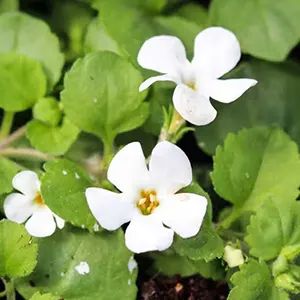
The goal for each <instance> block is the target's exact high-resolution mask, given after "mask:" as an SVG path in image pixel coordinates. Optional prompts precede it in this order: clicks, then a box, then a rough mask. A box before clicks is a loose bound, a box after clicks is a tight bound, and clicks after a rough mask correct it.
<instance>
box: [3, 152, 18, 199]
mask: <svg viewBox="0 0 300 300" xmlns="http://www.w3.org/2000/svg"><path fill="white" fill-rule="evenodd" d="M18 171H19V167H18V166H17V165H16V164H15V163H14V162H13V161H11V160H9V159H7V158H4V157H0V178H1V180H0V194H5V193H9V192H11V191H12V190H13V187H12V180H13V178H14V176H15V175H16V174H17V172H18Z"/></svg>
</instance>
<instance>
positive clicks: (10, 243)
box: [0, 220, 37, 277]
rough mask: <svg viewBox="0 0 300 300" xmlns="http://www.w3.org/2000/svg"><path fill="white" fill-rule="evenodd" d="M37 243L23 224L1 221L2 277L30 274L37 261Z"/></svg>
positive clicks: (0, 268) (0, 258) (0, 274)
mask: <svg viewBox="0 0 300 300" xmlns="http://www.w3.org/2000/svg"><path fill="white" fill-rule="evenodd" d="M36 257H37V245H36V244H35V243H34V242H33V241H32V239H31V237H30V235H29V234H28V233H27V231H26V230H25V228H24V226H23V225H19V224H17V223H13V222H11V221H8V220H2V221H0V277H4V276H8V277H23V276H27V275H29V274H30V273H31V272H32V270H33V269H34V267H35V265H36V263H37V261H36Z"/></svg>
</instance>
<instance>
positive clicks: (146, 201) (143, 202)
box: [136, 190, 159, 215]
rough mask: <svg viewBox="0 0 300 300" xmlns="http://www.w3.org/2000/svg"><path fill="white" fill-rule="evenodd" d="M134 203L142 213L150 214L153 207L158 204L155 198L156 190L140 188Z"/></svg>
mask: <svg viewBox="0 0 300 300" xmlns="http://www.w3.org/2000/svg"><path fill="white" fill-rule="evenodd" d="M136 205H137V207H138V208H139V210H140V211H141V213H142V214H143V215H150V214H151V213H152V212H153V211H154V210H155V208H156V207H158V206H159V201H158V200H157V198H156V191H154V190H150V191H145V190H142V191H141V193H140V198H139V199H138V200H137V202H136Z"/></svg>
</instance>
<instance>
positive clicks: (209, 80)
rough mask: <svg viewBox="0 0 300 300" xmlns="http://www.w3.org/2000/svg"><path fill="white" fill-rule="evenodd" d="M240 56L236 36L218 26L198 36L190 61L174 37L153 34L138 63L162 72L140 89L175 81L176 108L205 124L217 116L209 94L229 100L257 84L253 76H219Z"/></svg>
mask: <svg viewBox="0 0 300 300" xmlns="http://www.w3.org/2000/svg"><path fill="white" fill-rule="evenodd" d="M240 58H241V49H240V45H239V42H238V40H237V38H236V37H235V35H234V34H233V33H232V32H231V31H229V30H226V29H224V28H221V27H210V28H207V29H205V30H203V31H201V32H200V33H199V34H198V35H197V37H196V39H195V48H194V58H193V60H192V62H189V61H188V60H187V58H186V52H185V48H184V46H183V44H182V42H181V41H180V40H179V39H178V38H177V37H174V36H166V35H162V36H155V37H152V38H150V39H149V40H147V41H146V42H145V43H144V44H143V46H142V48H141V49H140V52H139V54H138V63H139V64H140V65H141V66H142V67H143V68H145V69H149V70H153V71H157V72H159V73H163V74H164V75H160V76H155V77H151V78H149V79H147V80H146V81H145V82H143V83H142V84H141V86H140V91H143V90H145V89H147V88H148V87H149V86H150V85H151V84H153V83H154V82H156V81H173V82H175V83H176V84H177V86H176V88H175V91H174V94H173V103H174V107H175V109H176V110H177V111H178V112H179V114H180V115H181V116H182V117H183V118H184V119H186V120H187V121H189V122H190V123H192V124H194V125H206V124H208V123H210V122H212V121H213V120H214V119H215V117H216V115H217V112H216V110H215V109H214V107H213V106H212V105H211V103H210V101H209V98H210V97H211V98H213V99H215V100H217V101H220V102H223V103H230V102H232V101H234V100H236V99H237V98H239V97H240V96H241V95H242V94H243V93H244V92H245V91H246V90H248V89H249V88H250V87H251V86H254V85H255V84H256V83H257V81H256V80H253V79H227V80H220V79H218V78H220V77H221V76H223V75H224V74H226V73H227V72H229V71H230V70H232V69H233V68H234V67H235V66H236V64H237V63H238V61H239V60H240Z"/></svg>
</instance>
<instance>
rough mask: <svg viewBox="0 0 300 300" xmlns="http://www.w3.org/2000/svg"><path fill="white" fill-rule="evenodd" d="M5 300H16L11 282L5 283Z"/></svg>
mask: <svg viewBox="0 0 300 300" xmlns="http://www.w3.org/2000/svg"><path fill="white" fill-rule="evenodd" d="M5 285H6V299H7V300H16V292H15V287H14V284H13V281H6V282H5Z"/></svg>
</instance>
